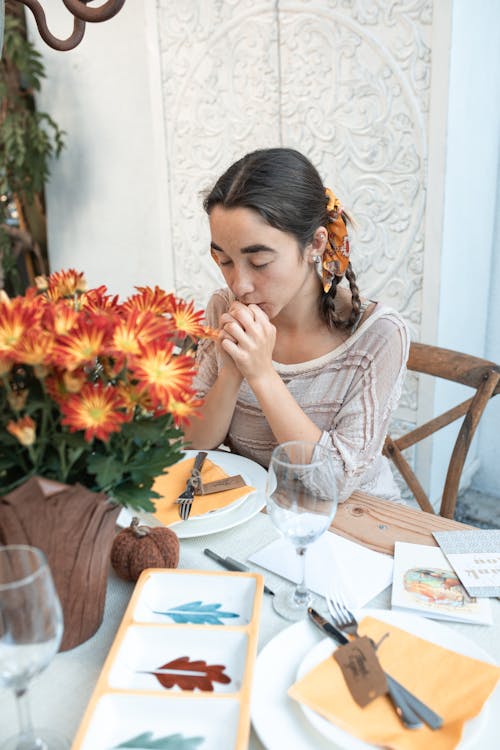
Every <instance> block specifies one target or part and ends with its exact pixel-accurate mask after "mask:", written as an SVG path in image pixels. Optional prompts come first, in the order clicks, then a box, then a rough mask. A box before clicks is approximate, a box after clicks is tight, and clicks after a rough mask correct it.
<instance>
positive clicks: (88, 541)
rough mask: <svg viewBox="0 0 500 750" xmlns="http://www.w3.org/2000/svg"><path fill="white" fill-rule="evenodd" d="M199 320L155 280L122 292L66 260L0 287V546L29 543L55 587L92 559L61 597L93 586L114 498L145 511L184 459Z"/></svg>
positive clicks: (103, 571)
mask: <svg viewBox="0 0 500 750" xmlns="http://www.w3.org/2000/svg"><path fill="white" fill-rule="evenodd" d="M202 316H203V312H202V311H195V309H194V306H193V303H192V302H189V303H188V302H186V301H184V300H182V299H179V298H177V297H176V296H175V295H174V294H172V293H166V292H164V291H163V290H162V289H160V288H158V287H155V288H154V289H151V288H149V287H138V288H137V292H136V293H135V294H132V295H131V296H130V297H128V298H127V299H126V300H124V301H123V302H120V301H119V299H118V297H116V296H112V295H110V294H109V293H108V292H107V289H106V287H104V286H100V287H97V288H94V289H87V286H86V283H85V279H84V276H83V274H81V273H79V272H77V271H75V270H73V269H71V270H68V271H61V272H58V273H53V274H52V275H51V276H49V277H48V278H46V277H39V278H37V284H36V286H35V287H30V288H28V289H27V290H26V292H25V294H24V295H21V296H17V297H14V298H12V299H10V298H9V297H8V296H7V295H6V294H5V292H0V497H1V496H3V500H2V501H1V505H0V510H1V512H0V542H4V543H5V542H10V543H14V542H23V541H24V542H28V543H30V544H35V546H41V547H42V548H43V549H44V550H45V551H46V552H47V554H48V556H49V562H50V563H51V568H52V571H53V574H54V577H55V579H56V586H57V584H58V578H62V579H67V578H68V571H71V570H73V569H75V571H77V569H78V567H79V566H78V565H76V564H75V559H76V556H79V558H80V563H81V558H82V556H83V557H84V558H85V559H86V558H87V557H88V559H89V561H92V564H96V560H99V561H101V565H100V567H99V571H98V575H97V573H95V572H94V574H93V576H89V575H88V571H87V570H85V566H84V575H83V580H82V581H80V582H79V583H78V584H77V583H76V581H75V579H71V585H70V589H71V591H68V594H67V597H68V598H69V599H70V600H71V601H72V602H74V600H75V599H76V598H77V597H76V596H75V593H76V586H77V585H78V586H80V587H83V588H85V587H87V586H88V585H93V586H94V585H95V580H92V581H90V580H89V579H91V578H93V579H96V578H99V580H100V582H101V583H100V585H101V589H102V591H105V585H106V575H107V567H108V566H107V564H108V558H109V549H110V546H111V543H112V536H113V531H114V522H115V519H116V516H117V514H118V511H119V509H120V507H121V506H124V505H126V506H128V507H130V508H133V509H139V510H149V511H150V510H153V509H154V505H153V502H152V500H153V499H154V497H155V496H157V495H156V493H155V492H154V491H153V489H152V486H153V482H154V479H155V477H157V476H158V475H159V474H161V473H162V472H163V471H164V470H165V469H166V468H167V467H168V466H171V465H172V464H173V463H175V462H177V461H178V460H179V458H180V457H181V455H182V454H181V451H182V447H183V440H182V438H183V433H182V426H183V424H185V423H186V421H187V420H188V419H189V416H190V415H191V414H192V413H193V412H194V411H195V410H196V408H197V407H198V406H199V404H200V402H199V400H198V399H197V398H196V395H195V393H194V391H193V385H192V381H193V377H194V374H195V367H194V356H193V355H194V350H195V348H196V345H197V343H198V341H199V340H200V339H201V338H203V337H207V336H211V332H210V330H209V329H207V328H206V327H205V326H204V325H203V323H202ZM39 477H41V478H43V480H44V481H45V482H46V481H47V480H49V482H50V483H51V484H50V486H49V492H48V497H49V499H50V502H48V501H47V489H46V488H47V485H46V484H44V482H41V481H40V479H39ZM54 482H58V483H62V485H63V486H62V487H61V486H60V485H57V484H53V483H54ZM95 493H97V494H95ZM84 509H88V511H89V514H90V516H91V520H86V516H84ZM58 529H59V533H58ZM21 532H22V533H24V534H26V533H27V534H28V538H27V539H26V538H24V539H23V538H22V533H21ZM20 534H21V538H20V536H19V535H20ZM63 551H64V552H63ZM72 556H73V557H74V558H75V559H73V558H72ZM61 558H62V559H61ZM89 564H90V562H89ZM61 571H62V572H61ZM60 572H61V574H60V576H59V573H60ZM80 572H81V565H80ZM58 590H59V589H58ZM59 595H60V597H61V599H62V600H63V608H64V599H65V594H64V592H61V590H59ZM80 598H81V599H83V598H84V597H80ZM87 598H88V597H87ZM101 598H102V606H103V605H104V596H103V595H102V597H101ZM95 601H96V594H95V592H94V594H93V600H92V602H91V606H90V605H89V607H90V608H89V613H90V615H91V617H92V618H93V619H95V610H96V609H98V608H96V606H95ZM66 615H67V617H70V618H71V620H72V621H73V620H76V621H77V623H80V622H81V621H82V620H83V619H84V618H83V617H82V614H81V612H79V613H78V616H77V617H76V615H75V612H74V611H72V612H70V613H66ZM101 618H102V612H101V613H100V616H99V618H98V622H97V624H99V623H100V621H101ZM95 627H97V625H95ZM95 627H94V630H95ZM90 629H91V628H90ZM88 630H89V628H86V632H88ZM92 632H93V631H92ZM90 634H91V633H90ZM65 637H66V636H65ZM68 637H69V634H68ZM78 637H80V636H78ZM86 637H88V635H87V636H86ZM80 640H83V639H80ZM66 643H67V641H66ZM72 645H74V644H73V643H72ZM66 647H67V646H66Z"/></svg>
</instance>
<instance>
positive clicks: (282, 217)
mask: <svg viewBox="0 0 500 750" xmlns="http://www.w3.org/2000/svg"><path fill="white" fill-rule="evenodd" d="M327 202H328V199H327V197H326V195H325V187H324V185H323V182H322V180H321V177H320V176H319V174H318V171H317V170H316V168H315V167H314V166H313V165H312V164H311V162H310V161H309V159H307V158H306V157H305V156H303V155H302V154H301V153H300V152H299V151H295V150H294V149H291V148H269V149H260V150H258V151H253V152H251V153H249V154H247V155H246V156H244V157H243V158H242V159H239V160H238V161H236V162H235V163H234V164H232V165H231V166H230V167H229V169H227V170H226V172H224V174H223V175H222V176H221V177H219V179H218V180H217V182H216V183H215V185H214V187H213V188H212V189H211V190H210V192H209V193H208V194H207V196H206V197H205V199H204V201H203V207H204V209H205V211H206V212H207V213H208V214H210V212H211V210H212V208H213V207H214V206H222V207H223V208H237V207H245V208H251V209H253V210H254V211H257V213H259V214H260V215H261V216H262V218H263V219H264V220H265V221H266V222H267V223H268V224H269V225H270V226H272V227H275V229H279V230H281V231H282V232H288V233H289V234H291V235H293V236H294V237H295V238H296V240H297V242H298V244H299V247H300V249H301V251H303V250H304V249H305V247H306V246H307V245H308V244H309V243H310V242H312V240H313V237H314V232H315V231H316V229H317V228H318V227H319V226H323V227H326V226H327V224H328V213H327V210H326V207H327ZM342 218H343V220H344V221H345V222H346V224H347V223H348V222H349V219H348V217H347V215H346V214H344V213H342ZM345 275H346V278H347V280H348V282H349V287H350V289H351V294H352V310H351V314H350V315H349V318H348V319H347V320H342V319H341V318H340V316H339V315H338V313H337V312H336V311H335V301H334V300H335V295H336V293H337V285H338V283H339V282H340V281H341V279H340V278H339V277H334V279H333V284H332V286H331V289H330V291H329V292H328V293H324V292H323V293H322V294H321V296H320V299H319V310H320V315H321V317H322V319H323V320H324V321H325V322H326V323H327V324H328V325H329V326H330V327H334V326H335V327H337V328H352V327H353V326H354V324H355V323H356V322H357V320H358V319H359V312H360V299H359V290H358V287H357V285H356V276H355V274H354V271H353V270H352V268H351V264H350V263H349V266H348V269H347V271H346V274H345Z"/></svg>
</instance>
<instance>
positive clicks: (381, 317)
mask: <svg viewBox="0 0 500 750" xmlns="http://www.w3.org/2000/svg"><path fill="white" fill-rule="evenodd" d="M363 310H364V311H363V314H362V316H361V319H360V321H359V324H358V326H357V328H356V330H355V331H354V334H357V335H358V336H359V335H360V334H362V333H364V332H365V331H368V330H369V329H372V330H377V331H380V332H382V331H384V330H385V331H394V330H395V329H397V330H400V331H404V333H405V335H407V334H408V326H407V324H406V322H405V320H404V318H403V316H402V315H401V313H399V312H398V311H397V310H395V309H394V308H393V307H390V306H389V305H386V304H384V303H383V302H375V301H373V300H367V301H366V303H365V304H364V305H363Z"/></svg>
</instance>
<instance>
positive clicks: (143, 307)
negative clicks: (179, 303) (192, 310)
mask: <svg viewBox="0 0 500 750" xmlns="http://www.w3.org/2000/svg"><path fill="white" fill-rule="evenodd" d="M136 289H137V291H138V294H133V295H132V296H131V297H129V299H128V300H127V301H126V302H124V304H123V309H124V310H125V311H127V312H129V311H131V310H140V311H143V312H145V311H148V312H152V313H156V315H165V313H169V312H171V310H172V306H173V305H174V302H175V296H174V295H173V294H172V293H171V292H168V293H167V292H164V291H163V289H160V287H158V286H155V288H154V290H153V289H151V288H150V287H148V286H136Z"/></svg>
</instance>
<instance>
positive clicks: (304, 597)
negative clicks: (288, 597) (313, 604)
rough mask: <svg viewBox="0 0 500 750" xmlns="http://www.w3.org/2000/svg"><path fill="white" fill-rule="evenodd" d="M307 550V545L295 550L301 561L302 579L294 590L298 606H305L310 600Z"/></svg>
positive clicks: (294, 597)
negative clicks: (307, 584)
mask: <svg viewBox="0 0 500 750" xmlns="http://www.w3.org/2000/svg"><path fill="white" fill-rule="evenodd" d="M306 550H307V547H296V548H295V551H296V553H297V554H298V556H299V558H300V561H301V565H300V568H301V573H300V575H301V580H300V583H298V584H297V586H296V587H295V591H294V592H293V600H294V602H295V604H296V605H297V606H298V607H305V606H306V604H307V602H308V601H309V591H308V590H307V586H306Z"/></svg>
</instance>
